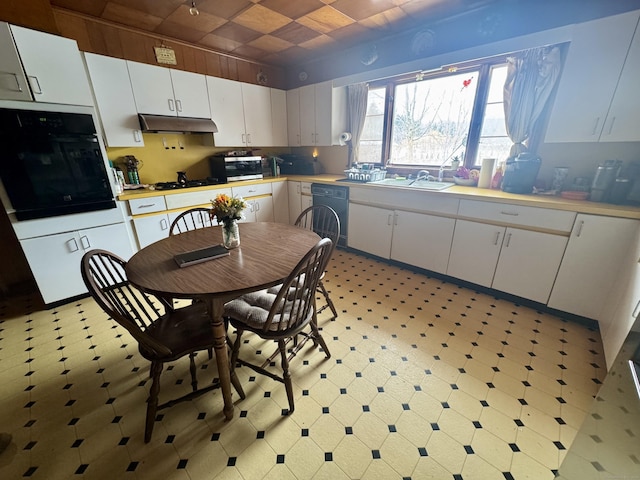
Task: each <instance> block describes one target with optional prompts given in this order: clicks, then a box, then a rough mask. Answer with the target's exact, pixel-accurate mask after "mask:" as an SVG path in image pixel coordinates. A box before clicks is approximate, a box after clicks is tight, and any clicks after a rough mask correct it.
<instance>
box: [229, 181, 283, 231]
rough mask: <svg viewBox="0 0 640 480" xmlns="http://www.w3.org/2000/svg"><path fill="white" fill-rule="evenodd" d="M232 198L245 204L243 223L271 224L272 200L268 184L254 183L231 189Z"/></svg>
mask: <svg viewBox="0 0 640 480" xmlns="http://www.w3.org/2000/svg"><path fill="white" fill-rule="evenodd" d="M231 190H232V195H233V196H234V197H240V198H243V199H244V200H245V201H246V202H247V208H245V210H244V212H243V215H244V219H242V221H243V222H273V218H274V216H273V198H272V193H271V184H270V183H256V184H253V185H243V186H239V187H232V189H231Z"/></svg>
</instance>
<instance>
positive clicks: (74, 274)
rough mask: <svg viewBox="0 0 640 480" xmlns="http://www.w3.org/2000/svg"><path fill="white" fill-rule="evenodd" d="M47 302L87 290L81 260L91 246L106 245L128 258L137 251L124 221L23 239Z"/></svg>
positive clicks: (92, 247)
mask: <svg viewBox="0 0 640 480" xmlns="http://www.w3.org/2000/svg"><path fill="white" fill-rule="evenodd" d="M20 245H21V246H22V249H23V251H24V254H25V256H26V258H27V261H28V262H29V266H30V267H31V271H32V272H33V276H34V278H35V280H36V283H37V285H38V290H40V293H41V295H42V298H43V300H44V302H45V303H46V304H49V303H54V302H57V301H60V300H64V299H66V298H70V297H74V296H77V295H82V294H84V293H86V292H87V289H86V288H85V286H84V282H83V280H82V276H81V274H80V261H81V260H82V256H83V255H84V254H85V253H86V252H88V251H89V250H92V249H95V248H102V249H105V250H108V251H110V252H113V253H115V254H116V255H118V256H120V257H122V258H124V259H125V260H128V259H129V257H131V255H132V254H133V250H132V248H131V244H130V242H129V236H128V234H127V231H126V228H125V226H124V224H123V223H118V224H114V225H105V226H101V227H95V228H88V229H85V230H77V231H72V232H66V233H59V234H55V235H46V236H43V237H34V238H28V239H24V240H20Z"/></svg>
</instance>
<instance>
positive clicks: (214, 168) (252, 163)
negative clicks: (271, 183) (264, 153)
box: [209, 155, 263, 183]
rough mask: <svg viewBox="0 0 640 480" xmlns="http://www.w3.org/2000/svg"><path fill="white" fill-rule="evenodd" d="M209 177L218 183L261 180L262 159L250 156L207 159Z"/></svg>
mask: <svg viewBox="0 0 640 480" xmlns="http://www.w3.org/2000/svg"><path fill="white" fill-rule="evenodd" d="M209 169H210V170H211V177H213V178H216V179H217V181H218V182H219V183H227V182H239V181H241V180H261V179H262V178H263V174H262V157H261V156H259V155H252V156H244V157H241V156H224V155H214V156H212V157H209Z"/></svg>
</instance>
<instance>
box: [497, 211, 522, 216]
mask: <svg viewBox="0 0 640 480" xmlns="http://www.w3.org/2000/svg"><path fill="white" fill-rule="evenodd" d="M500 213H501V214H502V215H509V216H510V217H517V216H518V215H520V214H519V213H518V212H505V211H504V210H503V211H501V212H500Z"/></svg>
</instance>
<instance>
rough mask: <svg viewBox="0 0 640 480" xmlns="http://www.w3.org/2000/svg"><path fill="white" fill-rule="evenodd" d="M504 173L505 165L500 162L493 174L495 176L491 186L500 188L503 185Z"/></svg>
mask: <svg viewBox="0 0 640 480" xmlns="http://www.w3.org/2000/svg"><path fill="white" fill-rule="evenodd" d="M503 175H504V165H503V164H502V163H499V164H498V166H497V168H496V172H495V173H494V174H493V178H492V179H491V188H493V189H496V190H499V189H500V187H502V176H503Z"/></svg>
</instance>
